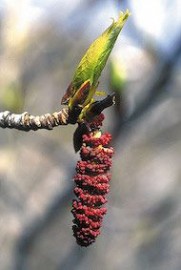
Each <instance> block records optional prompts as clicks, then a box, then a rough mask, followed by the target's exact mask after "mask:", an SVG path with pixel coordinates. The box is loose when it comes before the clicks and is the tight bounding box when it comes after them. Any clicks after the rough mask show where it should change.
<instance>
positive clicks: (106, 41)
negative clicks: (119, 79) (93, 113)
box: [62, 10, 130, 107]
mask: <svg viewBox="0 0 181 270" xmlns="http://www.w3.org/2000/svg"><path fill="white" fill-rule="evenodd" d="M129 15H130V13H129V11H128V10H126V12H121V13H120V16H119V18H118V20H117V21H113V22H112V24H111V25H110V26H109V27H108V28H107V29H106V30H105V31H104V32H103V33H102V35H101V36H99V37H98V38H97V39H96V40H95V41H94V42H93V43H92V44H91V46H90V47H89V48H88V50H87V51H86V53H85V55H84V56H83V58H82V59H81V61H80V63H79V65H78V67H77V68H76V70H75V73H74V76H73V80H72V82H71V84H70V85H69V87H68V89H67V92H66V94H65V95H64V97H63V98H62V104H69V100H70V99H71V98H73V96H74V95H75V94H76V92H77V91H78V90H79V89H80V88H82V85H83V84H84V82H85V81H87V80H89V82H90V90H89V93H88V94H87V99H86V100H85V101H84V106H86V105H87V104H89V103H90V102H91V101H92V98H93V96H94V94H95V91H96V88H97V85H98V79H99V77H100V75H101V72H102V70H103V69H104V67H105V65H106V62H107V60H108V57H109V55H110V53H111V51H112V49H113V47H114V44H115V42H116V39H117V37H118V35H119V33H120V31H121V29H122V28H123V26H124V24H125V22H126V20H127V19H128V17H129ZM72 106H73V102H72V99H71V107H72Z"/></svg>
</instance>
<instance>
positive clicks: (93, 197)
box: [72, 114, 113, 246]
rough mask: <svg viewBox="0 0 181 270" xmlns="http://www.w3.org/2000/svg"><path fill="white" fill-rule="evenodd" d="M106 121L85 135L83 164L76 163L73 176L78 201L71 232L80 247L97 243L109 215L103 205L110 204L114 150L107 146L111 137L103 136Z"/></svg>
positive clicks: (97, 124) (81, 155)
mask: <svg viewBox="0 0 181 270" xmlns="http://www.w3.org/2000/svg"><path fill="white" fill-rule="evenodd" d="M103 120H104V116H103V114H100V115H99V116H98V117H97V118H96V120H95V121H94V122H92V123H91V124H90V130H89V132H88V133H87V134H84V135H83V144H82V147H81V150H80V157H81V160H80V161H78V162H77V165H76V174H75V176H74V182H75V184H76V187H75V188H74V193H75V195H76V196H77V199H75V200H73V203H72V214H73V216H74V219H73V223H74V225H73V227H72V229H73V235H74V236H75V238H76V241H77V243H78V244H79V245H81V246H89V245H90V244H92V243H93V242H95V239H96V237H97V236H98V235H99V234H100V228H101V225H102V220H103V216H104V215H105V214H106V211H107V209H106V208H105V207H103V206H102V205H104V204H105V203H106V202H107V199H106V194H107V193H108V192H109V181H110V172H109V171H110V168H111V165H112V155H113V148H112V147H109V146H108V144H109V142H110V140H111V135H110V134H109V133H104V134H101V131H100V129H99V128H100V126H102V121H103Z"/></svg>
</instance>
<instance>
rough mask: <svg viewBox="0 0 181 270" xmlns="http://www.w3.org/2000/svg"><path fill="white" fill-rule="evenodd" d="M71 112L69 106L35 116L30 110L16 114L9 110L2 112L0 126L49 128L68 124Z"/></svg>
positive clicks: (24, 129) (23, 128) (25, 128)
mask: <svg viewBox="0 0 181 270" xmlns="http://www.w3.org/2000/svg"><path fill="white" fill-rule="evenodd" d="M68 118H69V114H68V108H63V109H62V110H61V111H59V112H54V113H52V114H49V113H47V114H43V115H40V116H33V115H31V114H29V113H28V112H24V113H22V114H15V113H11V112H9V111H5V112H0V127H1V128H14V129H19V130H23V131H30V130H38V129H48V130H51V129H53V128H54V127H57V126H60V125H67V124H68V123H69V121H68Z"/></svg>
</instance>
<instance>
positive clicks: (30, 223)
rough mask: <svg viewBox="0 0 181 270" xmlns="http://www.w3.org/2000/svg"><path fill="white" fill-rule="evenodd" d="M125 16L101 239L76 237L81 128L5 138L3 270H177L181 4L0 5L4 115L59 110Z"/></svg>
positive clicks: (57, 1)
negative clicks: (81, 241) (76, 135)
mask: <svg viewBox="0 0 181 270" xmlns="http://www.w3.org/2000/svg"><path fill="white" fill-rule="evenodd" d="M126 8H129V10H130V11H131V13H132V16H131V17H130V18H129V19H128V22H127V23H126V25H125V27H124V29H123V31H122V33H121V35H120V36H119V38H118V41H117V43H116V46H115V48H114V50H113V52H112V54H111V57H110V59H109V61H108V64H107V66H106V68H105V70H104V72H103V74H102V76H101V78H100V86H99V88H100V90H102V89H104V90H105V91H106V92H107V93H111V92H113V91H114V92H116V100H117V103H116V105H115V106H114V107H112V108H109V109H107V110H106V112H105V114H106V121H105V124H104V128H103V130H105V131H109V132H111V133H112V134H113V145H114V147H115V149H116V151H115V155H114V159H113V167H112V180H111V191H110V194H109V196H108V203H107V207H108V213H107V215H106V217H105V219H104V223H103V227H102V233H101V235H100V236H99V237H98V238H97V241H96V243H95V244H94V245H92V246H90V247H88V248H81V247H79V246H77V244H76V243H75V239H74V238H73V236H72V230H71V226H72V215H71V213H70V210H71V201H72V198H73V197H74V195H73V186H74V183H73V181H72V177H73V175H74V173H75V164H76V161H77V160H78V159H79V154H75V153H74V150H73V145H72V136H73V132H74V130H75V126H71V125H70V126H66V127H57V128H55V129H54V130H53V131H43V130H41V131H37V132H33V131H31V132H28V133H26V132H20V131H16V130H7V129H5V130H3V129H0V268H1V270H41V269H42V270H62V269H63V270H65V269H66V270H71V269H73V270H78V269H79V270H85V269H88V270H103V269H104V270H110V269H114V270H120V269H123V270H133V269H134V270H147V269H148V270H152V269H154V270H170V269H172V270H180V269H181V162H180V160H181V77H180V72H181V16H180V14H181V3H180V1H179V0H172V1H168V0H160V1H157V0H152V1H148V0H147V1H141V0H135V1H123V0H120V1H118V0H117V1H116V0H115V1H114V0H112V1H108V0H104V1H103V0H96V1H95V0H84V1H81V0H73V1H71V0H67V1H63V0H19V1H16V0H14V1H12V0H4V1H3V0H0V39H1V43H0V111H4V110H10V111H12V112H16V113H21V112H24V111H28V112H29V113H31V114H33V115H39V114H43V113H47V112H51V113H52V112H54V111H58V110H60V108H61V106H60V100H61V97H62V96H63V94H64V92H65V90H66V88H67V86H68V85H69V83H70V82H71V79H72V75H73V72H74V69H75V67H76V65H77V64H78V62H79V60H80V59H81V57H82V55H83V53H84V52H85V50H86V49H87V48H88V46H89V45H90V43H91V42H92V41H93V40H94V39H95V38H96V37H97V36H98V35H100V33H101V32H102V31H103V30H104V29H105V28H106V27H108V26H109V25H110V23H111V22H112V20H111V18H117V17H118V14H119V12H120V10H125V9H126Z"/></svg>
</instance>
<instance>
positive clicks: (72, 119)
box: [0, 94, 114, 131]
mask: <svg viewBox="0 0 181 270" xmlns="http://www.w3.org/2000/svg"><path fill="white" fill-rule="evenodd" d="M113 104H114V94H112V95H108V96H107V97H106V98H105V99H103V100H101V101H96V102H94V103H92V104H91V106H90V109H89V111H88V112H87V114H86V116H85V120H87V121H88V122H89V121H91V120H92V119H93V118H94V117H95V116H96V115H99V114H100V113H101V112H102V111H103V110H104V109H105V108H107V107H110V106H112V105H113ZM81 110H82V107H81V106H75V107H73V109H72V110H69V108H68V107H67V108H63V109H62V110H61V111H59V112H54V113H52V114H50V113H46V114H43V115H40V116H39V115H38V116H34V115H31V114H29V113H28V112H24V113H22V114H15V113H11V112H9V111H5V112H0V127H1V128H11V129H12V128H14V129H18V130H23V131H30V130H34V131H35V130H38V129H48V130H52V129H53V128H54V127H57V126H62V125H68V124H75V123H77V121H78V118H79V115H80V113H81Z"/></svg>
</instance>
